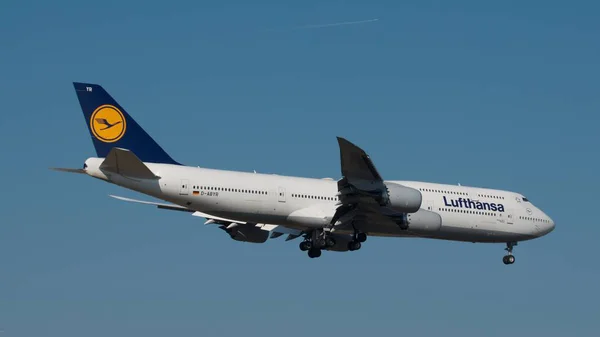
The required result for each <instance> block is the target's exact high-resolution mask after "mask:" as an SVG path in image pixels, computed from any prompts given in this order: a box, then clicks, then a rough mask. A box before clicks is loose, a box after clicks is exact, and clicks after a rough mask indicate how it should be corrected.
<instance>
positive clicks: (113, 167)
mask: <svg viewBox="0 0 600 337" xmlns="http://www.w3.org/2000/svg"><path fill="white" fill-rule="evenodd" d="M100 169H101V170H103V171H108V172H113V173H117V174H120V175H122V176H125V177H129V178H138V179H158V178H160V177H158V176H156V175H155V174H154V173H152V171H150V169H149V168H148V166H146V165H145V164H144V163H143V162H142V161H141V160H140V159H139V158H138V157H137V156H136V155H135V154H134V153H133V152H131V151H129V150H127V149H121V148H118V147H113V148H112V149H111V150H110V152H109V153H108V155H107V156H106V159H104V161H103V162H102V164H100Z"/></svg>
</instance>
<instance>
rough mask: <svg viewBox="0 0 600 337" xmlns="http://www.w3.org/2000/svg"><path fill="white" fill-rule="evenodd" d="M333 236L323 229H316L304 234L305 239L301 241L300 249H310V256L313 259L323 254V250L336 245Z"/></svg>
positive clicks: (304, 250)
mask: <svg viewBox="0 0 600 337" xmlns="http://www.w3.org/2000/svg"><path fill="white" fill-rule="evenodd" d="M335 244H336V242H335V239H334V238H333V237H331V236H330V235H327V233H325V232H324V231H322V230H315V231H313V232H312V233H309V234H307V235H305V236H304V241H302V242H300V250H301V251H303V252H306V251H308V257H310V258H311V259H313V258H316V257H319V256H321V250H322V249H326V248H329V247H333V246H335Z"/></svg>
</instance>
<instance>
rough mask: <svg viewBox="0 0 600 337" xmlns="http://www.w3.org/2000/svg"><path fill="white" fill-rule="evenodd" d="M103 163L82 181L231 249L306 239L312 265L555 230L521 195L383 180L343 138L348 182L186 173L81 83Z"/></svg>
mask: <svg viewBox="0 0 600 337" xmlns="http://www.w3.org/2000/svg"><path fill="white" fill-rule="evenodd" d="M73 85H74V87H75V92H76V94H77V98H78V100H79V104H80V106H81V109H82V111H83V114H84V117H85V121H86V124H87V126H88V130H89V132H90V135H91V138H92V142H93V144H94V147H95V150H96V154H97V157H91V158H88V159H87V160H85V163H84V164H83V168H81V169H72V168H54V169H55V170H58V171H63V172H71V173H81V174H86V175H89V176H91V177H93V178H97V179H100V180H102V181H105V182H108V183H112V184H115V185H118V186H121V187H124V188H126V189H130V190H133V191H136V192H140V193H142V194H145V195H148V196H151V197H154V198H156V199H160V200H162V201H164V202H154V201H146V200H137V199H131V198H125V197H121V196H114V195H111V197H114V198H116V199H119V200H122V201H127V202H133V203H139V204H146V205H152V206H156V207H158V208H160V209H165V210H174V211H182V212H188V213H191V215H192V216H197V217H200V218H204V219H206V222H205V223H206V224H207V225H215V226H218V228H220V229H222V230H224V231H225V232H226V233H227V234H228V235H229V236H230V237H231V238H232V239H234V240H237V241H242V242H251V243H264V242H266V241H267V240H268V239H269V238H271V239H275V238H277V237H280V236H282V235H287V237H286V241H290V240H294V239H296V238H302V239H301V240H300V243H299V248H300V250H302V251H306V252H307V253H308V256H309V257H310V258H317V257H320V256H321V254H322V251H337V252H348V251H356V250H359V249H361V247H362V245H363V244H364V243H365V242H366V240H367V237H368V236H374V237H411V238H427V239H439V240H452V241H462V242H481V243H504V244H506V248H505V250H506V252H507V253H506V255H504V256H503V258H502V261H503V263H504V264H506V265H510V264H513V263H514V262H515V257H514V255H513V248H514V247H515V246H516V245H517V244H518V243H519V242H522V241H526V240H531V239H535V238H539V237H542V236H544V235H546V234H548V233H550V232H551V231H552V230H554V227H555V223H554V221H553V220H552V219H551V218H550V217H549V216H548V215H546V214H545V213H544V212H543V211H542V210H541V209H539V208H538V207H536V206H534V205H533V204H532V203H531V202H530V201H529V199H527V198H526V197H525V196H523V195H522V194H520V193H515V192H509V191H504V190H495V189H487V188H477V187H467V186H461V185H458V186H455V185H446V184H436V183H428V182H418V181H402V180H384V178H383V177H382V176H381V175H380V174H379V172H378V170H377V169H376V168H375V165H374V163H373V161H372V159H371V157H370V156H369V155H368V154H367V153H366V152H365V151H364V150H362V149H361V148H360V147H358V146H356V145H354V144H353V143H351V142H350V141H348V140H346V139H345V138H342V137H338V138H337V140H338V145H339V150H340V165H341V178H340V179H339V180H333V179H331V178H324V179H314V178H303V177H292V176H283V175H276V174H261V173H256V172H237V171H225V170H215V169H208V168H201V167H192V166H185V165H183V164H181V163H179V162H177V161H175V160H174V159H173V158H171V156H169V155H168V154H167V153H166V152H165V151H164V150H163V149H162V147H160V145H158V144H157V143H156V142H155V141H154V139H152V137H150V136H149V135H148V134H147V133H146V132H145V131H144V130H143V129H142V127H141V126H140V125H139V124H138V123H137V122H136V121H135V120H134V119H133V118H132V117H131V116H130V115H129V114H128V113H127V112H126V111H125V109H124V108H123V107H122V106H121V105H119V103H117V102H116V101H115V100H114V99H113V98H112V97H111V96H110V95H109V94H108V92H106V91H105V90H104V89H103V88H102V86H100V85H98V84H90V83H79V82H74V83H73Z"/></svg>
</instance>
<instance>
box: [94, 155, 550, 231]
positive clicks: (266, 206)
mask: <svg viewBox="0 0 600 337" xmlns="http://www.w3.org/2000/svg"><path fill="white" fill-rule="evenodd" d="M103 160H104V159H103V158H90V159H88V160H87V161H86V172H87V174H89V175H91V176H93V177H95V178H99V179H102V180H106V181H109V182H111V183H114V184H116V185H119V186H122V187H125V188H128V189H132V190H135V191H138V192H141V193H144V194H147V195H151V196H153V197H156V198H159V199H162V200H166V201H169V202H172V203H174V204H177V205H180V206H184V207H186V208H188V209H191V210H195V211H199V212H204V213H209V214H211V215H214V216H219V217H223V218H228V219H234V220H238V221H244V222H255V223H262V224H277V225H283V226H286V227H289V228H296V229H300V230H302V229H307V228H323V227H324V226H326V225H327V224H329V222H330V221H331V219H332V217H333V215H334V213H335V210H336V207H337V205H336V203H337V202H338V199H337V196H336V195H337V193H338V188H337V182H336V181H334V180H331V179H311V178H300V177H289V176H279V175H271V174H258V173H247V172H235V171H223V170H212V169H204V168H196V167H189V166H179V165H168V164H154V163H145V164H146V165H147V166H148V168H150V170H151V171H152V172H153V173H154V174H155V175H157V176H159V177H160V179H153V180H145V179H143V180H140V179H131V178H127V177H123V176H121V175H117V174H107V173H105V172H103V171H101V170H100V169H99V166H100V164H101V163H102V161H103ZM391 182H395V183H399V184H402V185H405V186H408V187H412V188H415V189H418V190H419V191H421V193H422V196H423V201H422V206H421V208H423V209H425V210H429V211H433V212H435V213H438V214H439V215H440V216H441V218H442V226H441V228H440V229H439V231H436V232H434V233H428V234H427V235H415V234H411V233H407V232H406V231H403V230H401V229H400V228H399V227H390V226H378V225H377V224H373V225H372V226H371V228H372V229H371V230H370V231H369V233H368V234H369V235H373V236H417V237H428V238H436V239H446V240H456V241H470V242H509V241H515V242H516V241H523V240H528V239H533V238H536V237H540V236H542V235H545V234H547V233H549V232H550V231H552V229H553V228H554V222H553V221H552V219H550V217H548V216H547V215H546V214H545V213H544V212H542V211H541V210H540V209H538V208H537V207H535V206H534V205H533V204H531V203H530V202H529V201H526V199H525V200H523V199H524V197H523V196H522V195H520V194H518V193H514V192H508V191H502V190H492V189H484V188H474V187H466V186H455V185H444V184H434V183H425V182H416V181H391ZM499 205H501V206H502V207H499Z"/></svg>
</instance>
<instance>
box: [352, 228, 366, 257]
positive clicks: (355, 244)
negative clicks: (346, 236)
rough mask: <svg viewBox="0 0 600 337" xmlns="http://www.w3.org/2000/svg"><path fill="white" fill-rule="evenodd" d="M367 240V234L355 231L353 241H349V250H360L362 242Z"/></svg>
mask: <svg viewBox="0 0 600 337" xmlns="http://www.w3.org/2000/svg"><path fill="white" fill-rule="evenodd" d="M365 241H367V234H365V233H361V232H354V235H353V236H352V241H350V242H348V250H349V251H351V252H352V251H355V250H359V249H360V247H361V246H362V245H361V243H362V242H365Z"/></svg>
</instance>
